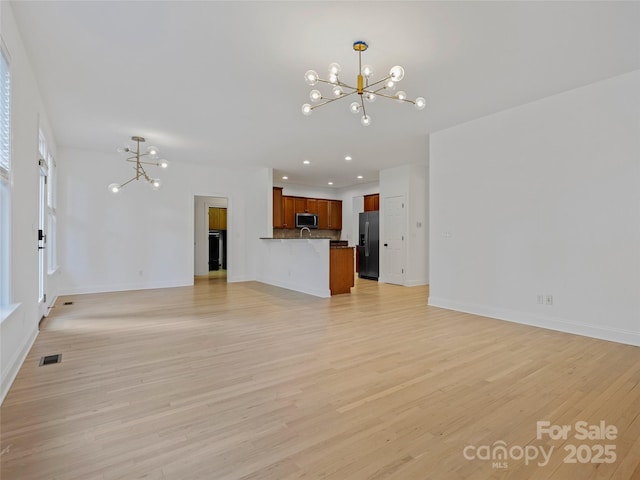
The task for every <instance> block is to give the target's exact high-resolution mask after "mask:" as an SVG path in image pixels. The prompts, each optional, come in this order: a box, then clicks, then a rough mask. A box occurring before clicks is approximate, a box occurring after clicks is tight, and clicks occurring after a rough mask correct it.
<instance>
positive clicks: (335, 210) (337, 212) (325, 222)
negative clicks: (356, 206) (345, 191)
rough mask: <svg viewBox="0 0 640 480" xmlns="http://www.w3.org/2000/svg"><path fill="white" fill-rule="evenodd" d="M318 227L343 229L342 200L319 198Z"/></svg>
mask: <svg viewBox="0 0 640 480" xmlns="http://www.w3.org/2000/svg"><path fill="white" fill-rule="evenodd" d="M318 228H319V229H321V230H342V200H320V199H318Z"/></svg>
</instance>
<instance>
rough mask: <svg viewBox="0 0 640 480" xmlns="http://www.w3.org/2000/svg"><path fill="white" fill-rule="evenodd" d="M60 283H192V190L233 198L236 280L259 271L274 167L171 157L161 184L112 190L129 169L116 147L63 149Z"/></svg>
mask: <svg viewBox="0 0 640 480" xmlns="http://www.w3.org/2000/svg"><path fill="white" fill-rule="evenodd" d="M58 168H59V173H60V175H59V178H60V192H59V200H58V201H59V210H60V212H61V213H60V218H59V225H60V235H59V242H60V246H61V252H60V260H61V265H62V268H61V285H60V289H61V291H62V292H64V293H65V294H72V293H89V292H105V291H118V290H131V289H144V288H161V287H172V286H179V285H191V284H192V283H193V276H194V230H195V229H194V197H195V196H216V197H226V198H227V199H228V202H229V203H228V211H227V215H228V219H229V222H228V231H227V238H228V242H229V244H228V263H229V270H228V272H227V280H228V281H230V282H234V281H242V280H251V279H254V278H255V271H256V267H255V265H256V263H255V260H256V258H255V257H256V255H257V245H258V243H257V242H258V238H259V237H261V236H266V235H268V234H269V233H270V232H269V227H270V225H269V222H270V219H271V217H270V214H269V205H268V203H267V202H265V201H264V199H265V198H270V197H271V178H270V177H269V175H270V172H271V170H270V169H266V168H261V169H247V170H233V169H224V168H212V167H207V166H202V165H195V164H189V163H184V162H180V161H178V160H175V159H174V161H172V163H171V168H170V169H169V170H166V171H162V172H161V176H162V180H163V186H162V188H161V189H160V190H158V191H153V190H151V189H150V188H149V187H148V185H146V183H145V182H135V181H134V182H132V183H131V184H129V185H127V186H125V187H124V188H123V189H122V190H121V191H120V192H119V193H118V194H117V195H113V194H111V193H110V192H108V191H107V188H106V185H108V184H109V183H111V182H122V181H124V180H126V179H127V178H128V176H129V174H130V170H131V169H130V168H129V167H128V166H127V164H126V162H125V161H124V159H122V157H120V156H119V155H118V154H116V153H113V154H111V153H101V152H92V151H82V150H76V149H60V152H59V155H58Z"/></svg>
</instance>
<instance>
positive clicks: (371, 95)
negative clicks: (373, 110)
mask: <svg viewBox="0 0 640 480" xmlns="http://www.w3.org/2000/svg"><path fill="white" fill-rule="evenodd" d="M364 98H366V99H367V102H369V103H373V102H375V101H376V94H375V93H372V92H367V93H365V94H364Z"/></svg>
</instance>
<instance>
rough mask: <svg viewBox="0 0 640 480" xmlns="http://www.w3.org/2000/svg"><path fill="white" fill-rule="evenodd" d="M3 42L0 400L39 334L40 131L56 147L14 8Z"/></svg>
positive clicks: (4, 5) (1, 5) (50, 291)
mask: <svg viewBox="0 0 640 480" xmlns="http://www.w3.org/2000/svg"><path fill="white" fill-rule="evenodd" d="M0 17H1V27H0V32H1V34H2V38H3V40H4V42H5V44H6V46H7V48H8V50H9V54H10V55H11V65H10V69H11V80H12V96H11V134H12V151H11V162H12V177H11V179H12V190H11V220H10V222H11V232H12V237H11V246H10V248H11V274H10V288H11V302H12V306H11V307H10V308H9V309H6V310H4V312H3V313H4V314H6V313H7V312H11V313H10V314H8V315H6V316H5V315H4V314H3V315H2V316H1V317H0V322H1V323H0V337H1V346H0V368H1V375H2V378H1V380H2V383H1V389H0V400H3V399H4V397H5V395H6V394H7V392H8V390H9V387H10V386H11V383H12V382H13V380H14V378H15V375H16V374H17V373H18V369H19V368H20V366H21V365H22V362H23V361H24V358H25V356H26V354H27V353H28V351H29V349H30V348H31V345H32V344H33V341H34V340H35V337H36V335H37V333H38V322H39V321H40V317H41V315H40V313H39V310H38V250H37V249H36V246H37V245H38V240H37V239H38V192H39V175H40V174H39V167H38V128H41V129H42V130H43V132H44V133H45V135H46V136H47V139H48V142H49V145H48V146H49V148H50V149H51V150H52V151H53V152H54V155H55V151H56V146H55V142H54V138H53V135H52V134H51V129H50V128H49V123H48V121H47V115H46V112H45V110H44V106H43V103H42V100H41V97H40V93H39V90H38V85H37V82H36V77H35V75H34V72H33V70H32V68H31V65H30V64H29V60H28V58H27V56H26V52H25V50H24V45H23V42H22V39H21V37H20V34H19V32H18V30H17V27H16V24H15V20H14V17H13V12H12V11H11V4H10V3H9V2H0ZM46 286H47V288H46V293H47V304H48V305H49V306H50V305H51V304H52V303H53V302H54V300H55V298H56V296H57V291H58V283H57V277H56V275H52V276H50V277H49V278H47V280H46Z"/></svg>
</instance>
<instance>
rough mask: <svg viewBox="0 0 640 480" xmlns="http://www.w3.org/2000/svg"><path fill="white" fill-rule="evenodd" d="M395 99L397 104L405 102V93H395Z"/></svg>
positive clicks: (401, 91) (402, 91)
mask: <svg viewBox="0 0 640 480" xmlns="http://www.w3.org/2000/svg"><path fill="white" fill-rule="evenodd" d="M396 98H397V99H398V101H399V102H403V101H405V100H406V99H407V92H405V91H404V90H400V91H399V92H398V93H396Z"/></svg>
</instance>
